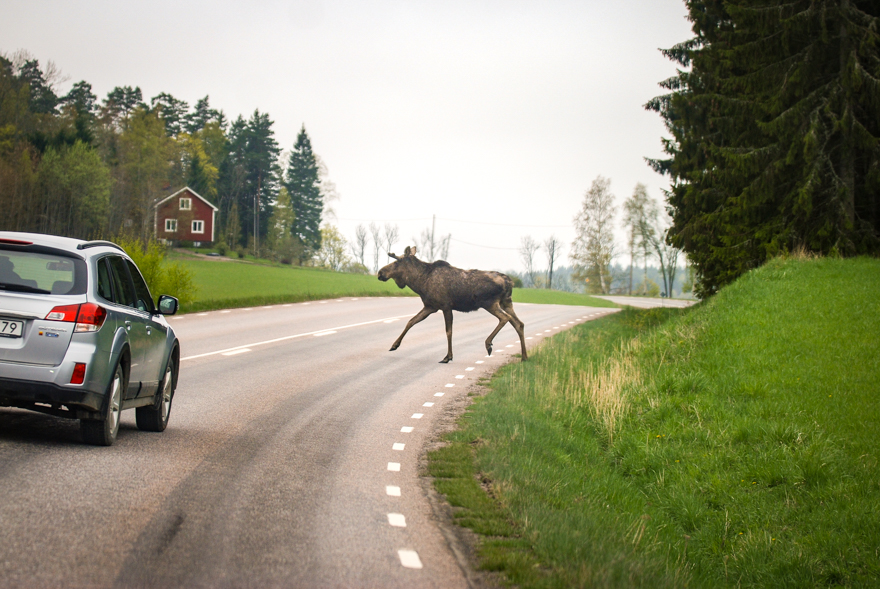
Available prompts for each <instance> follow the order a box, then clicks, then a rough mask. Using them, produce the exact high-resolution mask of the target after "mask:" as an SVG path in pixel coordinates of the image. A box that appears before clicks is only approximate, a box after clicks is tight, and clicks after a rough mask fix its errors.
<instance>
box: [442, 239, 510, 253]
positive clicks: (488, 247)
mask: <svg viewBox="0 0 880 589" xmlns="http://www.w3.org/2000/svg"><path fill="white" fill-rule="evenodd" d="M449 239H450V240H451V241H455V242H458V243H463V244H465V245H469V246H472V247H482V248H486V249H490V250H510V251H519V248H518V247H498V246H494V245H480V244H478V243H470V242H468V241H462V240H460V239H455V238H454V237H450V238H449Z"/></svg>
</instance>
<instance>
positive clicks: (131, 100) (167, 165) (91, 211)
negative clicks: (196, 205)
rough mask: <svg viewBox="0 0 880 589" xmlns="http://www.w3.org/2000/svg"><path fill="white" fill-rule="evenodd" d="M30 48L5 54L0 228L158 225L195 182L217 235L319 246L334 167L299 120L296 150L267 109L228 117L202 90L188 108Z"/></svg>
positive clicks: (67, 231) (288, 248)
mask: <svg viewBox="0 0 880 589" xmlns="http://www.w3.org/2000/svg"><path fill="white" fill-rule="evenodd" d="M59 78H60V74H59V72H58V71H57V70H56V69H55V68H54V66H53V65H52V63H51V62H49V64H48V65H47V67H45V68H42V67H41V66H40V64H39V62H38V61H37V60H35V59H33V58H31V57H30V56H29V55H28V54H27V53H25V52H18V53H16V54H15V55H13V56H11V57H6V56H2V55H0V210H2V211H3V221H2V224H0V227H2V229H4V230H8V231H33V232H40V233H53V234H57V235H66V236H71V237H78V238H82V239H87V238H95V237H111V236H117V235H122V234H125V235H128V236H133V237H136V238H138V239H140V240H142V241H143V242H146V241H148V240H149V239H150V238H151V237H152V235H153V231H154V227H153V224H154V208H153V207H154V204H155V202H156V200H157V199H158V198H161V197H164V196H167V195H168V194H170V193H171V192H172V191H176V190H177V189H179V188H181V187H183V186H189V187H190V188H192V189H193V190H195V191H196V192H197V193H199V194H200V195H201V196H203V197H205V198H206V199H207V200H209V201H210V202H212V203H213V204H214V205H215V206H217V207H218V208H219V210H220V212H219V215H218V217H219V219H218V231H217V240H218V241H219V242H222V243H223V244H225V245H226V246H228V247H229V248H230V249H233V250H234V249H242V248H249V249H250V250H251V251H252V252H257V251H259V252H260V253H261V254H262V255H267V254H274V255H276V256H278V257H282V258H286V260H288V261H298V262H299V263H303V262H305V261H307V260H309V259H311V257H312V256H313V255H315V254H316V253H317V252H318V250H319V249H320V247H321V228H320V225H321V221H322V215H323V212H324V201H325V200H328V199H330V198H332V197H333V196H334V187H333V184H332V182H330V181H329V180H328V179H327V178H326V176H327V171H326V167H325V166H324V165H323V163H322V162H321V161H320V158H319V157H318V156H317V155H316V154H315V153H314V152H313V151H312V147H311V141H310V139H309V136H308V134H307V133H306V130H305V126H303V127H302V128H301V130H300V132H299V134H298V136H297V139H296V143H295V144H294V145H293V146H292V148H291V150H290V152H289V157H288V158H287V160H286V161H282V150H281V148H280V147H279V145H278V142H277V141H276V139H275V133H274V130H273V128H272V127H273V124H274V123H273V121H272V120H271V119H270V117H269V115H268V114H267V113H263V112H260V111H259V110H256V111H254V113H253V114H252V115H251V116H250V118H248V119H245V118H244V117H243V116H240V115H239V116H238V118H236V119H235V120H234V121H232V122H229V121H228V120H227V118H226V116H225V115H224V113H223V112H222V111H221V110H217V109H214V108H212V107H211V105H210V103H209V100H208V96H205V97H204V98H202V99H201V100H199V101H197V102H196V104H195V105H194V106H192V107H190V106H189V105H188V104H187V103H186V102H185V101H183V100H179V99H177V98H175V97H173V96H171V95H170V94H166V93H161V94H159V95H157V96H154V97H153V98H151V99H150V100H149V102H147V101H145V99H144V97H143V94H142V92H141V90H140V88H138V87H135V88H132V87H129V86H124V87H116V88H114V89H113V90H111V91H110V92H109V93H108V94H107V96H106V97H104V98H103V99H100V100H99V98H98V97H97V96H96V95H95V94H94V92H93V91H92V87H91V85H90V84H89V83H88V82H86V81H81V82H77V83H75V84H73V86H72V88H71V89H70V91H69V92H68V93H67V94H64V95H63V96H62V95H58V94H57V93H56V92H57V90H56V86H57V82H58V80H59Z"/></svg>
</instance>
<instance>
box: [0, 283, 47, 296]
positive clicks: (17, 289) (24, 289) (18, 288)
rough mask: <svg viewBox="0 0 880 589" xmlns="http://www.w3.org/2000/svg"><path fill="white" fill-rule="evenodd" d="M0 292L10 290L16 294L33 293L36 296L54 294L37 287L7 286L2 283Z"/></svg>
mask: <svg viewBox="0 0 880 589" xmlns="http://www.w3.org/2000/svg"><path fill="white" fill-rule="evenodd" d="M0 290H9V291H14V292H32V293H36V294H52V291H50V290H46V289H44V288H37V287H35V286H27V285H26V284H6V283H5V282H0Z"/></svg>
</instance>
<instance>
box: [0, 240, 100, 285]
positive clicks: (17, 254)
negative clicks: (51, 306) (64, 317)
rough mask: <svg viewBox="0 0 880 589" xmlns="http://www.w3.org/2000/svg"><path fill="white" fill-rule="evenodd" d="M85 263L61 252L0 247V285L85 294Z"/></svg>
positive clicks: (86, 280)
mask: <svg viewBox="0 0 880 589" xmlns="http://www.w3.org/2000/svg"><path fill="white" fill-rule="evenodd" d="M87 284H88V276H87V270H86V263H85V261H84V260H81V259H79V258H74V257H69V256H65V255H63V254H62V253H57V254H56V253H52V252H46V251H39V252H35V251H27V250H23V249H18V248H17V249H14V250H13V249H4V248H0V288H2V289H3V290H7V291H16V290H18V291H22V292H41V291H42V292H44V293H46V294H59V295H64V294H71V295H72V294H85V292H86V287H87Z"/></svg>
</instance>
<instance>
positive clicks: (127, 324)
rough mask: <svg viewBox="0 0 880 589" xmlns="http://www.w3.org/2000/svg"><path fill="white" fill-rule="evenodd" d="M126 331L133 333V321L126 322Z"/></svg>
mask: <svg viewBox="0 0 880 589" xmlns="http://www.w3.org/2000/svg"><path fill="white" fill-rule="evenodd" d="M125 329H126V331H131V321H126V322H125Z"/></svg>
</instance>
